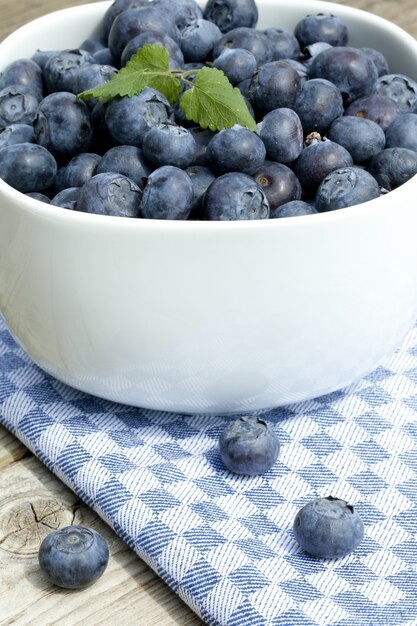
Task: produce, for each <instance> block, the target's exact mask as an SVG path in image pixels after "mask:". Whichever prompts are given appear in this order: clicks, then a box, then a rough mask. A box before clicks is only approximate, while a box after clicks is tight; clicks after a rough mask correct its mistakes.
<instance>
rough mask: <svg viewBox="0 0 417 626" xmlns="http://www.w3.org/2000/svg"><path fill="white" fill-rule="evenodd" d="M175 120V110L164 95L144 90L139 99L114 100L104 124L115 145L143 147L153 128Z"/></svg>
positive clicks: (146, 88)
mask: <svg viewBox="0 0 417 626" xmlns="http://www.w3.org/2000/svg"><path fill="white" fill-rule="evenodd" d="M172 119H173V110H172V107H171V105H170V104H169V102H168V100H167V99H166V98H165V96H164V95H162V93H161V92H159V91H157V90H156V89H152V88H151V87H145V89H144V90H143V91H141V92H140V94H138V95H137V96H132V97H131V98H115V99H114V100H112V102H110V104H109V105H108V106H107V109H106V113H105V122H106V126H107V128H108V131H109V133H110V136H111V137H112V139H113V141H114V143H116V144H120V145H132V146H138V147H141V146H142V141H143V136H144V135H145V133H146V132H147V131H148V130H149V129H150V128H153V127H154V126H157V125H158V124H162V123H164V122H167V121H170V120H172Z"/></svg>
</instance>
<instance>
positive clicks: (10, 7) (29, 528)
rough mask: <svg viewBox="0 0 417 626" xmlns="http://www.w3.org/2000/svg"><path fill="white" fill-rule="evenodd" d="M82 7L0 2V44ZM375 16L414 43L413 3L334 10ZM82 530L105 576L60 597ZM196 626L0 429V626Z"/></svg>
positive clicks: (391, 0)
mask: <svg viewBox="0 0 417 626" xmlns="http://www.w3.org/2000/svg"><path fill="white" fill-rule="evenodd" d="M84 1H85V0H36V1H34V0H0V16H1V23H0V40H2V39H3V38H4V37H5V36H6V35H7V34H9V33H10V32H12V31H13V30H15V29H16V28H17V27H18V26H20V25H21V24H24V23H25V22H27V21H29V20H31V19H33V18H35V17H37V16H39V15H43V14H45V13H48V12H49V11H53V10H56V9H61V8H64V7H67V6H74V5H78V4H83V3H84ZM340 4H349V5H351V6H352V5H353V6H357V7H359V8H361V9H365V10H368V11H371V12H373V13H376V14H379V15H381V16H382V17H385V18H387V19H390V20H391V21H393V22H395V23H397V24H398V25H400V26H401V27H402V28H404V29H405V30H406V31H408V32H409V33H411V34H412V35H413V36H414V37H417V5H416V2H415V0H382V1H374V0H349V1H348V2H340ZM71 523H83V524H85V525H87V526H91V527H93V528H95V529H96V530H98V531H100V532H101V533H102V534H103V535H104V536H105V538H106V539H107V541H108V543H109V546H110V561H109V566H108V569H107V570H106V573H105V575H104V576H103V577H102V578H101V579H100V580H99V581H98V582H97V583H96V584H95V585H93V586H92V587H90V588H88V589H86V590H82V591H76V592H74V591H66V590H60V589H58V588H56V587H54V586H53V585H50V584H49V583H48V582H47V581H46V580H45V579H44V578H43V576H42V574H41V573H40V572H39V568H38V564H37V551H38V548H39V545H40V542H41V540H42V538H43V537H44V536H45V535H46V534H48V533H49V532H50V531H51V529H53V528H57V527H59V526H65V525H69V524H71ZM6 624H14V625H16V626H27V625H28V624H30V625H34V626H47V625H49V624H61V625H64V626H72V625H74V624H83V625H84V624H91V625H93V626H97V625H98V624H105V625H108V624H112V625H114V626H118V625H119V624H120V625H123V626H130V625H132V626H152V625H155V626H156V625H158V626H170V625H175V624H178V625H180V626H197V625H198V624H202V622H201V620H200V619H199V618H198V617H197V616H196V615H195V614H194V613H193V612H192V611H191V610H190V609H189V608H188V607H187V606H186V605H185V604H184V603H183V602H182V601H181V600H180V599H179V598H178V597H177V596H176V595H175V594H174V593H173V592H172V591H171V590H170V589H169V588H168V587H167V586H166V585H165V584H164V583H163V582H162V581H161V580H160V579H159V578H158V577H157V576H156V574H155V573H154V572H153V571H152V570H151V569H150V568H149V567H148V566H147V565H145V563H144V562H143V561H141V560H140V559H139V558H138V557H137V556H136V555H135V554H134V553H133V552H132V551H131V550H130V549H129V548H127V546H126V545H125V544H124V543H123V542H122V541H121V540H120V539H119V538H118V537H117V536H116V535H115V534H114V533H113V532H112V530H111V529H110V528H109V527H108V526H107V525H106V524H105V523H104V522H102V521H101V519H99V518H98V517H97V515H96V514H95V513H94V512H93V511H92V510H91V509H89V508H88V507H87V506H85V505H84V504H83V503H82V502H81V501H80V500H79V499H78V498H77V497H76V496H75V495H74V494H73V493H72V492H71V491H69V489H67V488H66V487H65V486H64V485H63V484H62V483H61V482H60V481H59V480H58V479H57V478H55V476H54V475H53V474H51V472H49V471H48V470H47V469H46V468H45V467H44V466H43V465H42V464H41V463H40V462H39V461H38V460H37V459H36V458H35V457H34V456H33V454H31V453H30V452H29V451H28V450H27V449H26V448H25V447H24V446H23V445H22V444H21V443H20V442H19V441H18V440H17V439H15V438H14V437H13V436H12V435H10V434H9V433H8V432H7V431H6V430H5V429H4V428H2V427H0V625H2V626H4V625H6Z"/></svg>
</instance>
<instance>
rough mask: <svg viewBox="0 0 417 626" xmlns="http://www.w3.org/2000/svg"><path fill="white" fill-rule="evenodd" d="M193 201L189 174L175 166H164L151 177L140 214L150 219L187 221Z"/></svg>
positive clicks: (146, 187) (144, 191)
mask: <svg viewBox="0 0 417 626" xmlns="http://www.w3.org/2000/svg"><path fill="white" fill-rule="evenodd" d="M192 199H193V186H192V184H191V180H190V177H189V176H188V174H187V173H186V172H185V171H184V170H182V169H180V168H178V167H175V166H173V165H164V166H162V167H159V168H157V169H156V170H154V171H153V172H152V173H151V174H150V175H149V177H148V181H147V183H146V186H145V189H144V190H143V197H142V202H141V205H140V213H141V216H142V217H145V218H150V219H161V220H167V219H168V220H186V219H187V218H188V216H189V215H190V212H191V206H192Z"/></svg>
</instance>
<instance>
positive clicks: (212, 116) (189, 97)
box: [180, 67, 256, 131]
mask: <svg viewBox="0 0 417 626" xmlns="http://www.w3.org/2000/svg"><path fill="white" fill-rule="evenodd" d="M180 106H181V109H182V111H183V113H184V115H185V116H186V117H187V119H188V120H192V121H193V122H196V123H197V124H200V126H202V127H203V128H207V127H208V128H210V130H213V131H216V130H221V129H222V128H231V127H232V126H233V125H234V124H240V125H241V126H245V127H246V128H249V129H250V130H253V131H256V122H255V120H254V119H253V117H252V116H251V114H250V112H249V109H248V107H247V105H246V102H245V100H244V98H243V96H242V94H241V93H240V91H239V89H237V88H236V87H233V86H232V85H231V84H230V82H229V80H228V78H227V77H226V76H225V75H224V73H223V72H222V71H221V70H218V69H216V68H214V67H213V68H210V67H203V68H201V70H199V71H198V72H197V74H196V78H195V81H194V85H193V87H191V88H190V89H188V90H187V91H186V92H185V93H184V94H183V96H182V98H181V100H180Z"/></svg>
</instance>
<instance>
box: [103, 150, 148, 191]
mask: <svg viewBox="0 0 417 626" xmlns="http://www.w3.org/2000/svg"><path fill="white" fill-rule="evenodd" d="M103 172H116V173H118V174H123V175H124V176H127V177H128V178H130V180H133V182H135V183H136V184H137V185H138V186H139V187H143V185H144V180H145V179H146V178H147V177H148V176H149V174H150V172H151V168H150V166H149V164H148V163H147V161H146V159H145V157H144V156H143V152H142V150H141V149H140V148H136V147H135V146H115V147H114V148H110V149H109V150H108V151H107V152H105V153H104V154H103V156H102V158H101V160H100V162H99V164H98V165H97V170H96V173H97V174H102V173H103Z"/></svg>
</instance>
